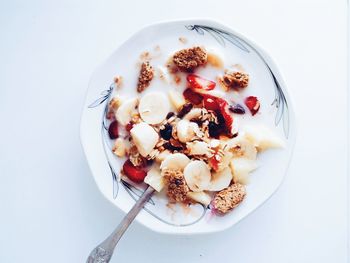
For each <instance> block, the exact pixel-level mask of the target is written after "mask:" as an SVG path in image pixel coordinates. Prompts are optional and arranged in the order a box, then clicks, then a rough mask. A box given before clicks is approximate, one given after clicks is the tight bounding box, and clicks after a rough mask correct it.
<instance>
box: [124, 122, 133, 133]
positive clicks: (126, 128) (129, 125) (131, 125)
mask: <svg viewBox="0 0 350 263" xmlns="http://www.w3.org/2000/svg"><path fill="white" fill-rule="evenodd" d="M132 127H134V124H133V123H132V122H129V123H128V124H127V125H126V126H125V130H126V131H127V132H130V130H131V129H132Z"/></svg>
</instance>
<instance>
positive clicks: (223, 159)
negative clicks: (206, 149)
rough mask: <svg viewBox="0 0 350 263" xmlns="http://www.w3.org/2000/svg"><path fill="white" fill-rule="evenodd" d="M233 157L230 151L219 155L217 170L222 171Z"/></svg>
mask: <svg viewBox="0 0 350 263" xmlns="http://www.w3.org/2000/svg"><path fill="white" fill-rule="evenodd" d="M232 158H233V153H231V152H228V151H226V152H224V155H223V156H222V157H221V159H220V161H219V164H218V169H217V172H221V171H223V170H224V169H225V168H227V167H228V166H229V164H230V162H231V160H232Z"/></svg>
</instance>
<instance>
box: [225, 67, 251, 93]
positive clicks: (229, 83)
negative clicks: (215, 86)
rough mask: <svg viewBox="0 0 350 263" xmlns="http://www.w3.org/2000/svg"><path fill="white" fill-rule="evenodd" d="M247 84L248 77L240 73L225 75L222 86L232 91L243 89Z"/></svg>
mask: <svg viewBox="0 0 350 263" xmlns="http://www.w3.org/2000/svg"><path fill="white" fill-rule="evenodd" d="M248 83H249V75H248V74H246V73H243V72H240V71H236V72H231V73H225V75H224V77H223V84H224V85H225V86H226V87H228V88H232V89H237V88H245V87H247V86H248Z"/></svg>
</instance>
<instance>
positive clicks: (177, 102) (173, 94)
mask: <svg viewBox="0 0 350 263" xmlns="http://www.w3.org/2000/svg"><path fill="white" fill-rule="evenodd" d="M168 96H169V100H170V102H171V104H172V105H173V106H174V108H175V109H176V110H177V111H179V110H180V109H181V107H182V106H183V105H185V103H186V101H185V98H184V96H183V95H182V94H181V93H180V92H178V91H176V90H170V91H169V92H168Z"/></svg>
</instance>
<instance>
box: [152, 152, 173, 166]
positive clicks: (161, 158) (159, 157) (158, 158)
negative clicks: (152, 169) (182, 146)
mask: <svg viewBox="0 0 350 263" xmlns="http://www.w3.org/2000/svg"><path fill="white" fill-rule="evenodd" d="M170 154H171V152H170V151H169V150H164V151H162V152H160V153H159V154H158V155H157V156H156V162H157V163H161V162H163V161H164V160H165V158H166V157H167V156H168V155H170Z"/></svg>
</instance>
